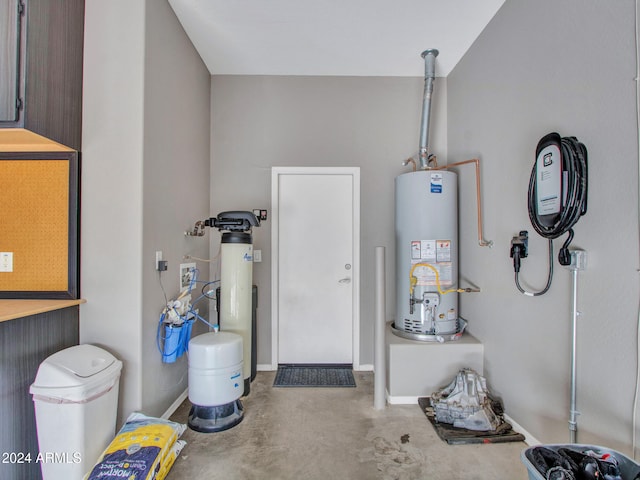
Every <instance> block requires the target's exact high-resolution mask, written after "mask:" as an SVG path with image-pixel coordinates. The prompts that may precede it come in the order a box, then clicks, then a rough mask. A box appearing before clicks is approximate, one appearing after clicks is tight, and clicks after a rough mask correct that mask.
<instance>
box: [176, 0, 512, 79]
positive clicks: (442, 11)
mask: <svg viewBox="0 0 640 480" xmlns="http://www.w3.org/2000/svg"><path fill="white" fill-rule="evenodd" d="M504 1H505V0H169V3H170V4H171V6H172V8H173V10H174V11H175V13H176V15H177V17H178V19H179V20H180V22H181V23H182V25H183V27H184V29H185V31H186V32H187V35H188V36H189V38H190V39H191V41H192V42H193V44H194V46H195V48H196V49H197V50H198V52H199V53H200V56H201V57H202V59H203V60H204V62H205V64H206V65H207V68H208V69H209V72H210V73H211V74H212V75H230V74H234V75H347V76H410V77H415V76H423V75H424V61H423V60H422V58H421V57H420V54H421V53H422V51H424V50H426V49H428V48H436V49H438V50H439V51H440V55H439V56H438V59H437V61H436V75H437V76H439V77H446V76H447V75H448V74H449V72H450V71H451V70H452V69H453V67H454V66H455V65H456V63H458V61H459V60H460V59H461V58H462V56H463V55H464V54H465V52H466V51H467V50H468V49H469V47H470V46H471V44H472V43H473V42H474V40H475V39H476V38H477V37H478V35H479V34H480V32H482V30H483V29H484V27H485V26H486V25H487V23H488V22H489V20H491V18H492V17H493V16H494V15H495V13H496V12H497V11H498V9H499V8H500V7H501V6H502V4H503V3H504Z"/></svg>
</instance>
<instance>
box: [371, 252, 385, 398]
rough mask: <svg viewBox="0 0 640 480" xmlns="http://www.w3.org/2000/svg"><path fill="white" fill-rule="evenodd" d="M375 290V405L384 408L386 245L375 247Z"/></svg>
mask: <svg viewBox="0 0 640 480" xmlns="http://www.w3.org/2000/svg"><path fill="white" fill-rule="evenodd" d="M374 283H375V287H374V288H375V290H374V302H375V306H374V318H375V328H374V332H373V341H374V348H373V356H374V361H373V371H374V377H373V380H374V390H373V406H374V408H375V409H376V410H382V409H383V408H384V407H385V406H386V398H385V397H386V365H385V341H384V337H385V326H386V321H385V315H386V303H385V247H375V281H374Z"/></svg>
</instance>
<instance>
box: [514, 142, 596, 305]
mask: <svg viewBox="0 0 640 480" xmlns="http://www.w3.org/2000/svg"><path fill="white" fill-rule="evenodd" d="M587 170H588V169H587V148H586V147H585V146H584V144H582V143H580V142H579V141H578V139H577V138H576V137H561V136H560V135H559V134H558V133H556V132H552V133H549V134H547V135H545V136H544V137H542V138H541V139H540V141H539V142H538V145H537V147H536V160H535V163H534V165H533V168H532V170H531V176H530V178H529V191H528V196H527V201H528V210H529V220H530V221H531V225H532V226H533V228H534V230H535V231H536V232H537V233H538V234H539V235H541V236H542V237H544V238H547V239H548V240H549V275H548V277H547V285H546V286H545V288H544V289H542V290H541V291H539V292H535V293H532V292H527V291H525V290H524V289H523V288H522V287H521V286H520V282H519V278H518V273H519V271H520V259H522V258H525V257H526V256H527V254H528V248H527V247H528V246H527V239H528V237H527V235H528V234H527V232H526V231H524V230H523V231H521V232H520V233H519V234H518V235H516V236H514V237H513V238H512V239H511V251H510V257H512V258H513V267H514V271H515V282H516V287H517V288H518V290H519V291H520V292H521V293H523V294H525V295H530V296H537V295H542V294H544V293H546V292H547V291H548V290H549V287H550V286H551V281H552V278H553V240H554V239H555V238H558V237H560V236H562V235H564V234H565V233H568V234H569V235H568V237H567V239H566V240H565V242H564V244H563V245H562V248H561V249H560V251H559V253H558V262H559V263H560V265H564V266H570V265H571V262H572V259H571V252H570V251H569V244H570V243H571V241H572V240H573V236H574V233H573V226H574V225H575V224H576V222H577V221H578V220H579V219H580V217H581V216H582V215H584V214H585V213H587V187H588V174H587Z"/></svg>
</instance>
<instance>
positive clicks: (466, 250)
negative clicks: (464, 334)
mask: <svg viewBox="0 0 640 480" xmlns="http://www.w3.org/2000/svg"><path fill="white" fill-rule="evenodd" d="M636 61H637V58H636V54H635V50H634V3H633V1H632V0H625V1H617V2H602V1H589V2H584V1H583V0H563V1H560V2H558V1H554V0H544V1H538V2H529V1H525V0H507V2H506V3H505V4H504V5H503V7H502V8H501V10H499V12H498V13H497V14H496V16H495V17H494V18H493V20H492V21H491V22H490V23H489V25H488V26H487V27H486V29H485V30H484V32H483V33H482V35H481V36H480V37H479V38H478V39H477V41H476V42H475V43H474V45H473V46H472V47H471V49H470V50H469V51H468V52H467V54H466V55H465V56H464V58H463V59H462V60H461V62H460V63H459V64H458V65H457V66H456V68H455V69H454V70H453V72H452V73H451V74H450V75H449V76H448V78H447V85H448V107H447V111H448V124H447V127H448V128H447V131H448V150H449V161H457V160H461V159H465V158H470V157H475V156H477V157H479V158H481V160H482V169H483V170H482V184H483V188H484V192H485V193H484V198H483V202H484V205H483V207H484V208H483V210H484V213H485V218H486V236H487V237H488V238H490V239H493V240H494V242H495V246H494V247H493V248H492V249H481V248H479V247H477V245H476V244H475V238H476V237H475V228H474V224H473V222H472V219H473V218H474V215H475V211H474V209H473V208H461V211H460V239H461V242H460V244H461V254H460V257H461V260H460V270H461V272H460V273H461V275H462V276H464V277H467V278H469V279H471V280H473V281H474V282H475V283H477V284H478V285H479V286H480V287H481V288H482V293H480V294H473V295H463V296H462V299H461V311H462V313H463V315H466V316H467V317H468V319H469V325H470V331H471V332H472V333H473V334H474V335H475V336H477V337H478V338H479V339H480V340H481V341H482V342H483V343H484V346H485V373H486V377H487V380H488V383H489V385H490V387H492V389H493V390H494V391H495V393H497V394H499V395H500V396H502V397H503V399H504V402H505V408H506V411H507V412H508V413H509V414H510V415H511V416H512V417H513V418H514V419H515V420H516V421H517V422H518V423H520V424H521V425H522V426H524V427H525V428H526V429H527V430H528V431H529V432H530V433H531V434H532V435H533V436H534V437H536V438H537V439H538V440H540V441H542V442H545V443H549V442H557V443H566V442H568V439H569V432H568V424H567V421H568V415H569V413H568V412H569V383H570V370H569V359H570V345H571V340H570V325H571V276H570V272H569V271H568V270H567V269H566V268H564V267H561V266H560V265H559V264H558V263H557V260H554V261H555V275H554V279H553V285H552V288H551V291H550V292H549V293H547V294H546V295H544V296H540V297H534V298H530V297H525V296H523V295H521V294H520V293H518V292H517V290H516V287H515V285H514V280H513V275H514V274H513V267H512V262H511V259H510V258H509V242H510V239H511V237H512V236H513V235H514V234H517V232H518V231H519V230H521V229H527V230H529V231H530V234H531V242H530V254H529V257H528V258H527V259H525V260H524V261H523V268H522V271H521V279H522V282H523V284H524V285H526V286H527V287H528V288H529V289H531V290H536V289H541V288H542V287H543V286H544V284H545V281H546V271H547V245H546V243H547V240H545V239H542V238H541V237H540V236H538V235H537V234H536V233H535V231H534V230H533V228H532V227H531V225H530V222H529V218H528V214H527V204H526V193H527V188H528V179H529V174H530V171H531V167H532V165H533V161H534V155H535V148H536V144H537V142H538V140H539V139H540V138H541V137H542V136H543V135H545V134H546V133H548V132H550V131H558V132H559V133H560V134H561V135H562V136H576V137H578V139H579V140H581V141H582V142H584V143H585V145H586V146H587V148H588V150H589V169H590V170H589V177H590V178H589V211H588V213H587V215H586V216H585V217H582V219H581V220H580V221H579V222H578V224H577V226H576V228H575V233H576V236H575V239H574V242H573V246H574V247H577V248H582V249H585V250H586V251H587V254H588V267H587V269H586V271H584V272H582V273H580V274H579V309H580V311H581V312H582V314H583V315H582V316H581V317H580V320H579V327H578V389H577V393H578V403H577V409H578V411H579V412H580V413H581V414H580V416H579V417H578V441H579V442H581V443H595V444H604V445H607V446H609V447H611V448H614V449H618V450H621V451H625V452H627V453H630V445H631V433H632V432H631V421H632V420H631V419H632V411H633V394H634V383H635V373H636V332H637V322H638V273H637V272H638V220H637V219H638V208H637V200H638V196H637V191H638V183H637V176H638V150H637V138H638V137H637V135H638V132H637V127H636V119H635V105H636V97H635V82H634V77H635V68H636ZM472 180H473V179H472V178H471V177H468V176H466V175H462V176H461V188H460V200H461V201H460V204H461V205H465V204H466V205H471V206H473V202H474V194H475V190H474V185H473V183H472ZM563 240H564V239H562V240H560V239H559V240H557V241H555V242H554V243H555V247H556V248H555V251H556V253H557V250H558V248H560V246H561V244H562V241H563Z"/></svg>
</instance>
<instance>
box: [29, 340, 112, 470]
mask: <svg viewBox="0 0 640 480" xmlns="http://www.w3.org/2000/svg"><path fill="white" fill-rule="evenodd" d="M121 369H122V362H121V361H120V360H117V359H116V358H115V357H114V356H113V355H111V354H110V353H109V352H107V351H105V350H103V349H101V348H98V347H96V346H94V345H76V346H73V347H69V348H66V349H64V350H61V351H59V352H57V353H54V354H53V355H51V356H50V357H48V358H46V359H45V360H44V361H43V362H42V363H41V364H40V367H39V368H38V373H37V374H36V378H35V381H34V382H33V385H31V388H30V389H29V392H30V393H31V394H32V395H33V404H34V408H35V413H36V426H37V430H38V447H39V450H40V451H39V453H38V458H37V462H38V463H39V464H40V469H41V471H42V477H43V480H75V479H78V480H80V479H82V477H83V476H84V475H85V474H86V473H87V472H88V471H89V470H91V468H93V466H94V464H95V462H96V461H97V460H98V457H99V456H100V454H101V453H102V452H103V451H104V449H105V448H106V447H107V446H108V445H109V443H110V442H111V441H112V440H113V437H114V435H115V428H116V415H117V408H118V386H119V379H120V371H121Z"/></svg>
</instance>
